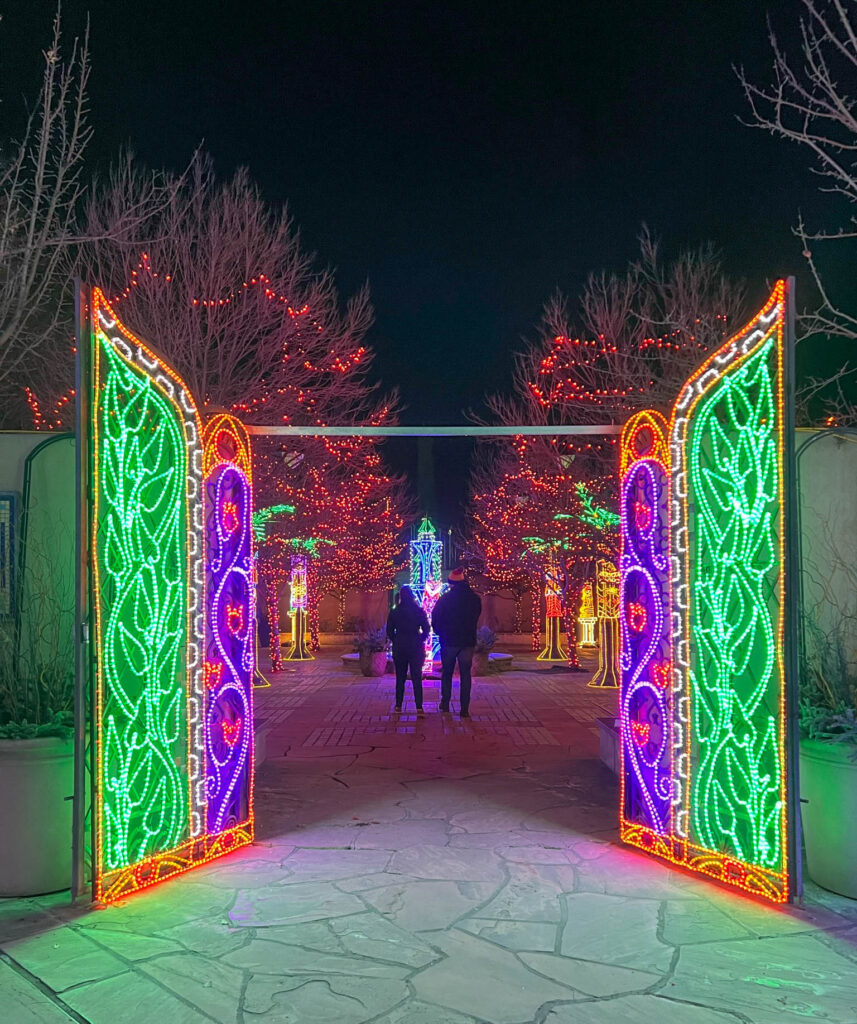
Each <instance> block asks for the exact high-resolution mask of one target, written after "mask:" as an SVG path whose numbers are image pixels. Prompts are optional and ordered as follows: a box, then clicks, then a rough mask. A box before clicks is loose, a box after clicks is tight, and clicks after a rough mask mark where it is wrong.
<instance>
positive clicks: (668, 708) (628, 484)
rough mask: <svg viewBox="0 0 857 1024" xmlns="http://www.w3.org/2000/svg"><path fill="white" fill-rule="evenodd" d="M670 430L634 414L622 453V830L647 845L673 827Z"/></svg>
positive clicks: (655, 416) (651, 416)
mask: <svg viewBox="0 0 857 1024" xmlns="http://www.w3.org/2000/svg"><path fill="white" fill-rule="evenodd" d="M668 429H669V428H668V426H667V422H666V420H665V419H664V418H663V416H661V415H660V414H659V413H649V412H643V413H638V414H637V415H636V416H634V417H633V418H632V419H631V420H630V421H629V422H628V424H627V425H626V427H625V429H624V431H623V432H622V439H621V450H620V474H621V499H620V500H621V509H620V512H621V520H622V553H621V557H620V562H619V567H620V571H621V598H620V623H621V633H622V649H621V654H620V668H621V673H622V689H621V696H620V705H619V719H620V736H621V743H622V783H623V789H622V810H621V828H622V838H623V839H624V840H625V841H626V842H630V843H634V844H639V845H642V846H644V847H647V848H648V847H649V846H651V844H652V843H653V841H654V839H653V837H654V836H657V837H658V839H657V845H661V844H665V843H666V844H668V843H669V835H670V832H671V823H672V763H673V758H672V753H673V749H672V747H673V738H672V646H671V643H670V636H669V628H670V614H669V611H670V593H669V568H670V566H669V522H668V511H669V510H668V505H669V474H668V469H667V466H668V465H669V459H668V454H667V452H668V449H667V440H666V439H667V432H668ZM666 849H668V846H667V847H666Z"/></svg>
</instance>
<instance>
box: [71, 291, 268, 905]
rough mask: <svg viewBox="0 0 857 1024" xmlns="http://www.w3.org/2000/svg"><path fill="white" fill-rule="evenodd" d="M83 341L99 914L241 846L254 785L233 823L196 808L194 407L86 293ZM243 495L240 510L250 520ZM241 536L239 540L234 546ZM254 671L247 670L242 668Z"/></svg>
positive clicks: (198, 484) (200, 747) (203, 755)
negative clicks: (86, 346)
mask: <svg viewBox="0 0 857 1024" xmlns="http://www.w3.org/2000/svg"><path fill="white" fill-rule="evenodd" d="M91 343H92V360H91V366H92V393H91V418H92V423H91V427H92V429H91V437H92V451H91V488H92V495H93V498H92V507H91V522H90V527H91V551H92V566H91V584H92V588H93V608H94V625H95V630H94V637H93V639H94V646H93V651H94V661H95V666H94V669H95V671H94V677H95V678H94V685H95V701H94V704H95V707H94V741H95V742H94V745H95V779H94V791H95V809H96V813H95V820H96V828H95V832H96V835H95V848H96V851H95V894H96V896H97V898H98V899H100V900H102V901H104V902H110V901H111V900H115V899H118V898H120V897H122V896H125V895H128V894H129V893H132V892H135V891H137V890H139V889H142V888H145V887H147V886H149V885H152V884H154V883H155V882H158V881H161V880H163V879H165V878H168V877H170V876H171V875H174V874H176V873H177V872H180V871H184V870H186V869H187V868H189V867H192V866H193V865H194V864H196V863H199V862H201V861H205V860H208V859H210V858H211V857H213V856H217V855H218V854H219V853H222V852H225V850H228V849H232V848H234V847H235V846H237V845H241V844H242V843H246V842H249V841H250V840H251V839H252V827H251V824H250V813H249V806H250V801H249V783H247V785H243V784H242V785H243V788H242V789H241V792H242V794H243V809H246V812H247V813H246V816H241V820H240V821H238V820H235V819H234V818H233V817H231V816H230V813H229V812H228V811H227V810H224V812H223V814H222V816H221V817H220V821H221V824H220V825H216V821H217V820H218V815H217V814H215V815H214V818H212V816H211V812H210V804H209V799H208V796H207V787H208V786H209V775H208V771H209V758H208V754H207V743H206V731H207V728H206V715H207V713H208V710H209V708H210V705H211V703H212V702H211V700H210V699H209V698H208V697H207V690H206V686H205V679H204V664H203V662H204V658H203V650H202V647H203V643H204V641H205V637H206V622H205V619H206V602H205V590H206V580H205V577H206V571H207V570H206V550H205V549H206V544H205V524H204V516H203V511H204V509H203V506H204V494H203V486H202V485H203V443H202V436H201V428H200V420H199V416H198V413H197V410H196V406H195V404H194V402H193V399H192V397H191V395H190V394H189V393H188V391H187V389H186V388H185V386H184V385H183V383H182V382H181V380H180V379H179V378H178V376H177V375H176V374H175V373H174V372H173V371H172V370H171V369H170V368H169V367H168V366H167V365H166V364H165V363H164V362H163V361H162V360H161V359H159V358H158V357H157V356H156V355H155V354H154V353H153V352H152V351H151V350H149V349H148V348H147V346H146V345H144V344H143V343H142V342H141V341H140V340H139V339H137V338H135V337H134V335H133V334H131V332H130V331H128V330H127V329H126V328H125V327H124V326H123V325H122V324H121V323H120V322H119V320H118V319H117V318H116V316H115V314H114V313H113V311H112V309H111V308H110V306H109V305H108V304H107V302H106V301H105V300H104V297H103V295H102V294H101V293H100V292H99V291H97V290H96V291H94V292H93V294H92V335H91ZM215 475H216V474H215ZM221 477H223V479H222V480H221V481H220V483H221V491H222V493H224V494H225V493H226V490H227V488H229V489H230V493H231V492H232V491H233V490H234V491H235V492H236V494H237V493H238V492H240V490H241V489H240V481H239V486H238V487H237V488H236V487H232V485H230V484H229V483H228V480H227V479H226V475H225V472H224V473H221ZM246 484H247V488H246V491H244V492H243V499H241V500H243V506H240V504H239V502H236V505H237V506H238V507H241V508H243V510H244V514H245V516H249V501H250V493H249V480H247V481H246ZM216 488H217V481H215V489H216ZM224 500H226V499H224ZM248 533H249V526H248V527H247V530H246V531H243V532H242V537H244V536H245V534H248ZM248 545H249V539H247V540H246V541H245V542H244V546H243V548H242V552H243V553H244V554H245V555H246V550H247V546H248ZM218 554H221V555H222V554H225V552H223V551H219V550H217V551H210V552H208V555H209V558H210V560H211V564H212V565H214V564H215V560H216V557H217V555H218ZM248 564H249V563H245V570H246V566H247V565H248ZM214 575H215V576H217V571H215V572H214ZM244 581H245V582H244V588H243V590H241V591H240V595H239V597H240V600H239V598H236V600H239V603H241V610H240V611H239V612H238V614H241V615H243V617H244V618H243V621H244V629H245V632H244V634H242V636H243V641H244V643H245V644H246V643H250V639H249V638H250V637H252V630H253V624H252V578H251V577H250V575H249V574H248V573H247V572H246V571H245V575H244ZM236 607H237V606H236ZM251 646H252V644H251ZM249 664H250V671H251V672H252V657H251V660H250V663H249ZM245 675H246V673H245ZM225 714H227V713H225ZM227 717H228V714H227ZM230 721H231V719H230ZM243 723H244V725H243V727H244V731H245V735H244V746H243V748H239V749H240V754H236V755H235V756H236V757H238V756H240V757H241V758H242V764H243V765H244V766H245V767H244V768H243V769H242V771H243V772H244V775H245V776H246V766H247V765H249V760H248V759H249V757H250V751H251V750H252V712H250V713H248V714H245V715H244V717H243ZM226 732H227V730H223V734H224V735H225V734H226ZM234 746H235V747H239V744H238V742H237V740H236V742H235V744H234ZM226 760H227V761H228V762H230V763H231V762H232V761H234V760H235V758H234V757H232V756H230V758H228V759H226ZM226 788H227V789H229V784H228V783H227V784H226ZM238 788H240V787H238V786H237V784H236V785H233V786H232V790H233V791H235V792H237V790H238ZM224 792H225V791H224ZM221 805H223V806H224V807H225V806H226V801H225V798H224V799H223V800H221V801H220V804H219V805H218V806H221ZM239 805H240V801H239V802H238V804H236V803H235V801H234V800H233V802H232V806H235V807H237V806H239ZM218 813H219V812H218ZM227 825H228V827H227ZM212 826H214V827H212Z"/></svg>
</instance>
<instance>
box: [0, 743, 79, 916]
mask: <svg viewBox="0 0 857 1024" xmlns="http://www.w3.org/2000/svg"><path fill="white" fill-rule="evenodd" d="M0 779H2V780H3V805H4V807H3V819H4V820H3V828H2V829H0V896H39V895H41V894H42V893H47V892H58V891H59V890H60V889H67V888H68V887H69V886H70V885H71V837H72V824H71V821H72V818H71V812H72V796H73V795H74V745H73V743H72V741H71V740H61V739H57V738H55V737H48V738H45V739H34V740H0Z"/></svg>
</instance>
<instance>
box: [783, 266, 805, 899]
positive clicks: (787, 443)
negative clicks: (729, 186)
mask: <svg viewBox="0 0 857 1024" xmlns="http://www.w3.org/2000/svg"><path fill="white" fill-rule="evenodd" d="M795 379H796V378H795V279H794V278H793V277H789V278H787V279H786V322H785V329H784V333H783V431H784V451H783V477H784V479H783V495H784V499H785V508H784V510H783V511H784V533H785V536H784V550H785V566H784V569H785V574H786V579H785V599H786V600H785V605H786V606H785V609H784V613H785V622H784V630H783V667H784V670H785V688H786V694H785V698H786V726H785V727H786V735H785V741H786V742H785V747H786V764H785V765H784V768H785V772H786V814H787V816H788V821H789V823H790V827H789V828H788V829H787V836H788V851H787V853H788V863H789V893H790V894H791V898H792V900H794V899H799V898H800V897H801V896H802V895H803V864H802V851H801V835H802V826H801V814H800V757H799V748H798V744H799V739H800V723H799V714H800V706H799V701H800V692H799V668H798V665H799V660H798V643H799V639H798V632H799V628H800V622H799V608H800V601H799V595H800V586H801V580H800V571H801V561H800V523H799V511H798V509H799V505H798V491H797V488H798V469H797V454H796V451H795Z"/></svg>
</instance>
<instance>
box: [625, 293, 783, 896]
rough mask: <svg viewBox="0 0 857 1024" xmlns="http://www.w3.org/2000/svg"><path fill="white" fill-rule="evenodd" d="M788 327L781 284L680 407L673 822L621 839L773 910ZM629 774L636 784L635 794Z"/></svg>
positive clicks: (672, 515) (674, 440)
mask: <svg viewBox="0 0 857 1024" xmlns="http://www.w3.org/2000/svg"><path fill="white" fill-rule="evenodd" d="M786 316H787V293H786V284H785V282H783V281H780V282H779V283H778V284H777V286H776V288H775V289H774V292H773V294H772V295H771V297H770V299H769V300H768V302H767V303H766V305H765V307H764V308H763V309H762V310H761V312H760V313H759V314H758V315H757V316H756V318H755V319H754V320H753V321H752V322H751V323H750V324H749V325H748V326H747V327H746V328H745V329H744V330H743V331H741V332H740V333H738V334H736V335H735V336H734V337H733V338H731V339H730V340H729V341H728V342H726V344H724V345H723V346H722V347H721V348H720V349H719V350H718V351H716V352H715V353H714V354H713V355H712V356H710V357H709V358H708V359H707V360H706V362H705V363H704V364H703V365H702V366H701V367H700V368H699V369H698V370H697V372H696V373H695V374H694V375H693V376H692V377H691V378H690V379H689V380H688V381H687V383H686V384H685V385H684V387H683V388H682V389H681V392H680V394H679V397H678V399H677V400H676V403H675V406H674V409H673V415H672V420H671V423H670V427H669V463H670V465H669V467H668V469H669V480H670V495H669V520H670V529H669V544H670V552H669V553H670V566H671V569H670V601H671V616H672V628H671V649H672V657H673V681H672V688H671V690H668V691H667V694H666V695H667V696H668V703H669V708H668V712H669V715H670V717H671V721H672V759H671V760H672V769H671V772H672V777H671V784H670V807H671V813H670V815H669V829H668V831H667V832H666V833H665V832H664V831H663V829H658V830H655V831H653V830H652V829H650V828H647V827H636V828H633V829H628V828H625V829H623V838H624V839H625V840H626V841H629V842H632V843H633V844H634V845H637V846H640V847H642V848H643V849H647V850H649V851H650V852H655V853H658V854H660V855H661V856H665V857H667V858H668V859H669V860H671V861H673V862H674V863H676V864H679V865H681V866H683V867H687V868H691V869H693V870H696V871H700V872H702V873H704V874H707V875H710V876H712V877H714V878H717V879H719V880H720V881H723V882H725V883H728V884H730V885H733V886H736V887H738V888H740V889H743V890H745V891H748V892H751V893H753V894H755V895H758V896H762V897H765V898H767V899H770V900H772V901H774V902H784V901H786V900H788V899H789V896H790V889H791V884H790V878H791V874H792V867H791V866H790V864H789V849H790V843H789V835H790V829H792V828H793V824H792V822H791V821H790V820H789V815H788V813H787V809H788V806H789V799H790V785H791V783H790V780H789V779H788V769H787V764H788V758H787V747H788V744H789V743H790V742H791V738H790V735H789V731H788V729H787V723H786V675H785V662H784V655H783V639H784V626H785V615H786V606H785V581H786V572H785V553H784V542H785V506H786V496H785V487H784V443H785V429H786V423H785V416H784V374H783V359H784V332H785V328H786ZM624 543H626V539H625V538H623V544H624ZM623 550H624V549H623ZM623 593H624V591H623ZM623 600H624V597H623ZM629 614H630V612H629V610H628V609H623V617H624V618H627V616H628V615H629ZM622 675H623V687H624V686H626V685H630V683H631V680H632V679H635V678H636V676H637V675H639V669H638V667H637V665H636V664H635V662H634V658H630V659H629V660H628V661H627V662H626V661H625V660H624V659H623V664H622ZM625 724H628V723H625ZM631 724H633V723H631ZM624 732H625V728H624V725H623V736H622V741H623V743H631V742H632V741H633V736H632V735H631V734H630V733H629V734H628V735H624ZM625 764H626V766H625V778H624V782H625V784H626V786H630V787H633V786H636V785H638V782H637V780H635V779H634V778H633V777H631V776H630V775H629V773H628V769H627V762H626V763H625ZM624 812H625V808H623V814H624ZM623 824H627V823H626V822H624V820H623ZM650 832H651V834H649V833H650ZM656 832H657V834H655V833H656Z"/></svg>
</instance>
